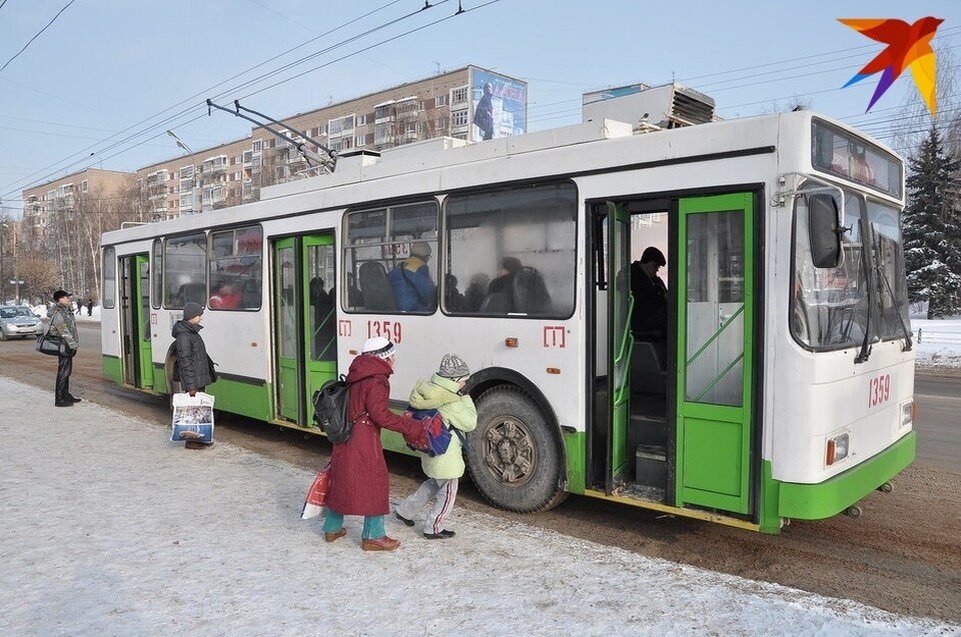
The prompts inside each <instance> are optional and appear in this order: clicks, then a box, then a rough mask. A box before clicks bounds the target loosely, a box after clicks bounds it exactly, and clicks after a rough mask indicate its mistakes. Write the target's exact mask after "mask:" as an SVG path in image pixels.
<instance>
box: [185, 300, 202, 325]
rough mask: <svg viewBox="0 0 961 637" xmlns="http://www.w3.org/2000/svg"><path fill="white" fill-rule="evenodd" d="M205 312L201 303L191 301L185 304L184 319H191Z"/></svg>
mask: <svg viewBox="0 0 961 637" xmlns="http://www.w3.org/2000/svg"><path fill="white" fill-rule="evenodd" d="M203 313H204V308H202V307H200V304H199V303H194V302H193V301H190V302H189V303H187V304H186V305H184V320H185V321H189V320H190V319H192V318H194V317H196V316H200V315H201V314H203Z"/></svg>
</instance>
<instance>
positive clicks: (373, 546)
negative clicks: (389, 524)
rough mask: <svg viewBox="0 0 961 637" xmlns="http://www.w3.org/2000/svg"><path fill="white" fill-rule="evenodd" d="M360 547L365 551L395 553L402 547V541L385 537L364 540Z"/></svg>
mask: <svg viewBox="0 0 961 637" xmlns="http://www.w3.org/2000/svg"><path fill="white" fill-rule="evenodd" d="M360 546H361V548H362V549H364V550H365V551H393V550H395V549H396V548H397V547H398V546H400V540H395V539H394V538H391V537H387V536H386V535H385V536H384V537H381V538H377V539H376V540H364V541H363V542H361V545H360Z"/></svg>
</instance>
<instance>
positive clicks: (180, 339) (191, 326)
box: [171, 301, 217, 396]
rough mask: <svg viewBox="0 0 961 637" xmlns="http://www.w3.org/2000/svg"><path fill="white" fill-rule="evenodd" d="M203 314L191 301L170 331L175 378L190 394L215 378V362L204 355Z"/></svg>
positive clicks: (202, 388)
mask: <svg viewBox="0 0 961 637" xmlns="http://www.w3.org/2000/svg"><path fill="white" fill-rule="evenodd" d="M203 316H204V309H203V308H202V307H200V305H198V304H197V303H194V302H192V301H191V302H190V303H187V304H186V305H185V306H184V318H183V320H181V321H177V322H176V323H175V324H174V327H173V330H172V332H171V333H172V335H173V337H174V340H175V342H176V345H177V364H176V365H174V380H177V381H180V387H181V388H182V389H183V390H184V391H185V392H187V393H188V394H190V395H191V396H195V395H196V394H197V392H198V391H200V392H202V391H204V389H205V388H206V387H207V385H209V384H211V383H213V382H214V381H215V380H217V374H216V372H215V371H214V362H213V361H212V360H210V357H209V356H207V348H206V347H205V346H204V339H203V338H201V337H200V330H202V329H203V326H202V325H201V324H200V321H201V320H202V319H203Z"/></svg>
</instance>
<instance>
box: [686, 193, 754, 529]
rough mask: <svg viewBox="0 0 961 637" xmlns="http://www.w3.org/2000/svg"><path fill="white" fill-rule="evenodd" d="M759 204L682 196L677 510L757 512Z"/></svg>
mask: <svg viewBox="0 0 961 637" xmlns="http://www.w3.org/2000/svg"><path fill="white" fill-rule="evenodd" d="M753 210H754V195H752V194H750V193H743V194H740V193H739V194H732V195H720V196H710V197H691V198H683V199H680V200H679V202H678V213H679V214H678V234H677V237H678V240H677V250H678V252H677V254H678V258H677V267H678V269H679V272H678V276H677V281H678V289H679V292H678V294H677V317H678V323H677V325H678V328H677V361H678V363H677V367H678V376H677V457H676V475H675V496H676V502H677V505H678V506H684V505H695V506H700V507H707V508H712V509H720V510H723V511H730V512H735V513H749V512H750V509H751V500H750V478H751V443H752V440H751V424H752V391H751V390H752V385H753V383H752V381H753V368H752V362H753V359H752V351H753V342H752V334H753V322H754V307H753V302H754V289H753V267H754V254H753V244H752V240H751V239H752V237H753Z"/></svg>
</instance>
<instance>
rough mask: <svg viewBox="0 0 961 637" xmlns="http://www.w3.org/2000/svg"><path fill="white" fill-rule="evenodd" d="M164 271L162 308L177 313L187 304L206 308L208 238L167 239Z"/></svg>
mask: <svg viewBox="0 0 961 637" xmlns="http://www.w3.org/2000/svg"><path fill="white" fill-rule="evenodd" d="M163 270H164V273H163V277H164V278H163V281H164V307H165V308H167V309H174V310H180V309H183V306H184V304H186V303H188V302H190V301H193V302H194V303H199V304H200V305H206V300H207V285H206V270H207V235H206V234H204V233H203V232H199V233H197V234H191V235H186V236H181V237H170V238H169V239H167V240H166V241H165V242H164V268H163Z"/></svg>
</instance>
